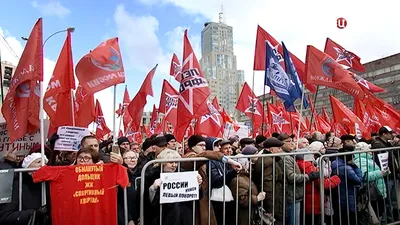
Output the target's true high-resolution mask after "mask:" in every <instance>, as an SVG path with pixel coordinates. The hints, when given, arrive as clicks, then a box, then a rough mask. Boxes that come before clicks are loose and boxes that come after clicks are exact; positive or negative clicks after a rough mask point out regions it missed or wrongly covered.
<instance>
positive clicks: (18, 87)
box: [1, 18, 43, 143]
mask: <svg viewBox="0 0 400 225" xmlns="http://www.w3.org/2000/svg"><path fill="white" fill-rule="evenodd" d="M42 44H43V33H42V18H39V20H38V21H37V22H36V24H35V26H34V27H33V29H32V31H31V34H30V35H29V39H28V42H27V44H26V46H25V49H24V51H23V53H22V56H21V59H20V61H19V63H18V66H17V68H16V69H15V72H14V75H13V76H12V78H11V82H10V87H9V90H8V93H7V95H6V97H5V99H4V102H3V105H2V108H1V111H2V113H3V116H4V119H5V120H6V122H7V130H8V133H9V136H10V143H12V142H14V141H15V140H17V139H18V138H21V137H23V136H24V135H25V134H26V133H27V132H28V133H34V132H36V131H37V130H38V129H39V127H40V126H39V99H40V98H39V95H40V88H39V85H38V81H43V47H42Z"/></svg>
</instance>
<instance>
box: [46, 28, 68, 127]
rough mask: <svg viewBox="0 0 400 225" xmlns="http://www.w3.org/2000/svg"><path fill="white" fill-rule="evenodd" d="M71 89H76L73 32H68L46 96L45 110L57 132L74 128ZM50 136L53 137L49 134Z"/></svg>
mask: <svg viewBox="0 0 400 225" xmlns="http://www.w3.org/2000/svg"><path fill="white" fill-rule="evenodd" d="M71 89H75V78H74V67H73V61H72V47H71V32H70V31H68V32H67V38H66V39H65V42H64V46H63V48H62V50H61V52H60V56H59V57H58V60H57V64H56V66H55V68H54V72H53V76H52V77H51V78H50V81H49V85H48V86H47V91H46V93H45V94H44V104H43V108H44V110H45V111H46V113H47V115H48V116H49V117H50V121H51V126H52V127H53V129H55V130H57V128H58V127H60V126H72V125H73V124H74V123H73V119H72V118H73V117H72V113H74V111H73V110H74V109H73V108H72V107H73V106H72V100H71V93H72V92H71ZM49 135H52V133H51V132H49Z"/></svg>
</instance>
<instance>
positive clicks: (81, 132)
mask: <svg viewBox="0 0 400 225" xmlns="http://www.w3.org/2000/svg"><path fill="white" fill-rule="evenodd" d="M57 134H58V136H59V137H60V138H59V139H58V140H57V141H56V143H55V146H54V150H56V151H79V149H80V147H81V140H82V138H83V137H85V136H87V135H89V130H88V129H87V128H85V127H71V126H63V127H59V128H58V130H57Z"/></svg>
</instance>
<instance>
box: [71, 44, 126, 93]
mask: <svg viewBox="0 0 400 225" xmlns="http://www.w3.org/2000/svg"><path fill="white" fill-rule="evenodd" d="M75 70H76V71H75V72H76V77H77V78H78V80H79V83H80V84H81V85H82V86H83V87H84V88H85V90H86V91H87V93H88V94H93V93H96V92H99V91H101V90H103V89H106V88H108V87H111V86H113V85H117V84H120V83H124V82H125V72H124V65H123V63H122V57H121V52H120V50H119V44H118V38H111V39H108V40H107V41H104V42H103V43H101V44H100V45H99V46H97V47H96V48H95V49H94V50H93V51H91V52H90V53H88V54H86V55H85V56H83V57H82V58H81V60H79V62H78V64H77V65H76V69H75Z"/></svg>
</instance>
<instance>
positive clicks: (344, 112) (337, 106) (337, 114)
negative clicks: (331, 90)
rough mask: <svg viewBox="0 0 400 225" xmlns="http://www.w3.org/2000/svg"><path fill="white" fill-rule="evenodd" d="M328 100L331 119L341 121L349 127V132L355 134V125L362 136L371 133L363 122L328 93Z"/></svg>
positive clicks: (368, 135)
mask: <svg viewBox="0 0 400 225" xmlns="http://www.w3.org/2000/svg"><path fill="white" fill-rule="evenodd" d="M329 100H330V101H331V106H332V113H333V120H334V121H335V122H336V123H341V124H344V125H346V126H348V127H349V128H350V132H351V133H354V134H356V133H357V126H358V128H359V129H360V131H361V132H362V134H363V137H364V138H370V137H371V134H370V132H369V131H368V129H367V127H365V125H364V123H363V122H362V121H361V120H360V119H359V118H358V117H357V116H356V115H355V114H354V113H353V112H352V111H351V110H350V109H349V108H347V107H346V106H345V105H344V104H343V103H342V102H341V101H339V100H338V99H336V98H335V97H333V96H332V95H329Z"/></svg>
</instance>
